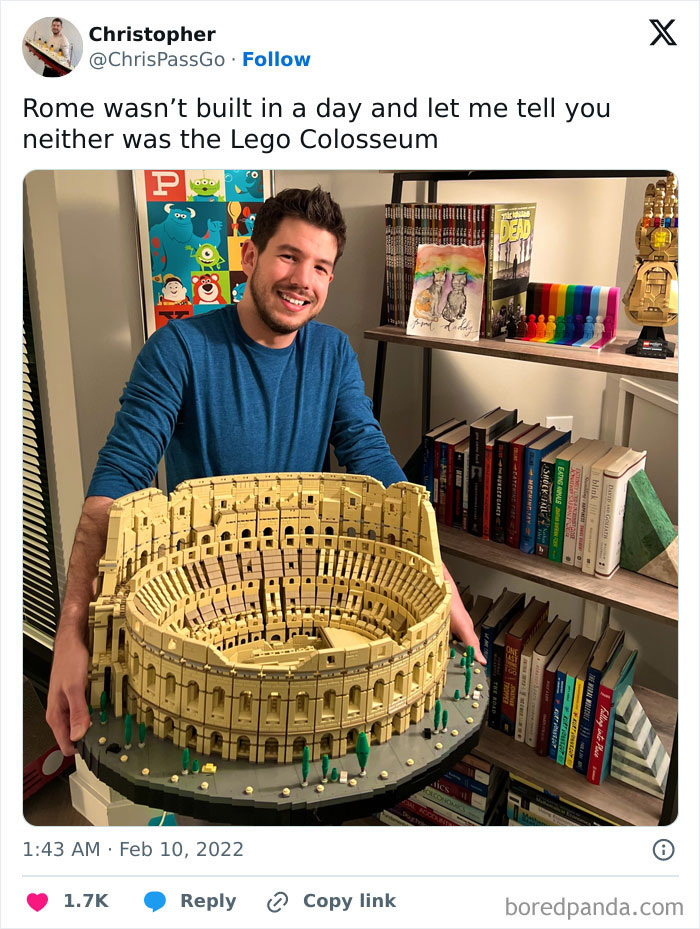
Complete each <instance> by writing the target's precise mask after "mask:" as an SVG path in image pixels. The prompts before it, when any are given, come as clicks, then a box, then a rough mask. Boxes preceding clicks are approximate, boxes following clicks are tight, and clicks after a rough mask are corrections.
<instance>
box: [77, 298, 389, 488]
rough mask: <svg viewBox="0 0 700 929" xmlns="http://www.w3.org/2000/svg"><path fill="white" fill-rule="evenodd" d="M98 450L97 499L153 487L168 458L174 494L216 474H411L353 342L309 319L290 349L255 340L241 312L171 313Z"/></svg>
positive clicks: (385, 479)
mask: <svg viewBox="0 0 700 929" xmlns="http://www.w3.org/2000/svg"><path fill="white" fill-rule="evenodd" d="M120 402H121V409H120V410H119V412H118V413H117V415H116V417H115V421H114V426H113V428H112V430H111V432H110V433H109V436H108V437H107V441H106V443H105V445H104V447H103V449H102V451H101V452H100V454H99V458H98V462H97V467H96V468H95V471H94V473H93V476H92V480H91V482H90V486H89V488H88V496H92V495H100V496H106V497H120V496H123V495H124V494H127V493H130V492H131V491H133V490H140V489H141V488H143V487H147V486H148V485H149V484H150V483H151V481H152V480H153V477H154V475H155V473H156V470H157V467H158V463H159V461H160V459H161V458H162V456H163V454H165V463H166V471H167V477H168V492H170V491H171V490H172V489H173V487H175V486H176V485H177V484H179V483H180V481H184V480H187V479H189V478H197V477H209V476H213V475H217V474H250V473H256V472H278V471H320V470H321V469H322V466H323V460H324V456H325V452H326V448H327V445H328V442H329V441H330V443H331V444H332V445H333V447H334V450H335V453H336V457H337V458H338V461H339V463H340V464H341V465H344V466H345V467H347V469H348V471H349V472H351V473H353V474H369V475H371V476H372V477H375V478H377V479H378V480H380V481H381V482H382V483H383V484H385V485H387V486H388V485H389V484H391V483H393V482H395V481H403V480H405V479H406V478H405V476H404V474H403V471H402V470H401V468H400V467H399V466H398V464H397V462H396V459H395V458H394V457H393V455H392V454H391V452H390V451H389V447H388V445H387V443H386V439H385V438H384V435H383V434H382V431H381V429H380V427H379V424H378V423H377V421H376V420H375V418H374V416H373V415H372V405H371V403H370V401H369V399H368V398H367V397H366V396H365V391H364V384H363V383H362V377H361V375H360V368H359V365H358V362H357V356H356V355H355V353H354V351H353V349H352V347H351V346H350V343H349V342H348V339H347V337H346V336H345V335H344V334H343V333H341V332H340V331H338V330H337V329H334V328H333V327H331V326H326V325H324V324H322V323H318V322H315V321H312V322H310V323H308V324H307V325H306V326H304V327H303V328H302V329H301V330H300V331H299V332H298V333H297V335H296V338H295V339H294V341H293V342H292V344H291V345H290V346H288V347H287V348H281V349H274V348H266V347H265V346H264V345H258V344H257V343H256V342H254V341H253V340H252V339H251V338H250V337H249V336H248V335H246V333H245V332H244V330H243V328H242V326H241V324H240V321H239V319H238V312H237V310H236V309H235V307H230V306H226V307H222V308H221V309H219V310H214V311H212V312H210V313H205V314H202V315H199V316H195V317H193V318H192V319H187V320H173V321H171V322H169V323H168V324H167V326H164V327H163V328H162V329H159V330H158V331H157V332H156V333H154V335H152V336H151V338H150V339H148V341H147V342H146V344H145V345H144V347H143V349H142V350H141V352H140V353H139V355H138V358H137V359H136V362H135V364H134V369H133V371H132V373H131V378H130V379H129V382H128V383H127V385H126V387H125V389H124V393H123V394H122V397H121V401H120Z"/></svg>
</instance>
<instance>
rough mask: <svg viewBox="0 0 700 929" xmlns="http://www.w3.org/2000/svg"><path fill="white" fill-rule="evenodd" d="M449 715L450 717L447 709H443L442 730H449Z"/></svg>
mask: <svg viewBox="0 0 700 929" xmlns="http://www.w3.org/2000/svg"><path fill="white" fill-rule="evenodd" d="M447 717H448V712H447V710H443V711H442V731H443V732H447Z"/></svg>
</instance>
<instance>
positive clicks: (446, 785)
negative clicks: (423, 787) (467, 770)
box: [430, 778, 484, 809]
mask: <svg viewBox="0 0 700 929" xmlns="http://www.w3.org/2000/svg"><path fill="white" fill-rule="evenodd" d="M430 786H431V787H432V788H433V790H437V791H439V792H440V793H441V794H448V795H449V796H450V797H455V798H456V799H457V800H461V801H462V802H463V803H467V804H468V805H469V806H472V805H473V801H474V797H476V798H477V803H479V802H480V801H481V802H483V800H484V796H483V794H475V793H474V792H473V791H471V790H467V788H466V787H462V785H461V784H455V783H454V781H446V780H444V779H443V778H440V780H439V781H435V783H434V784H431V785H430ZM477 809H481V807H477Z"/></svg>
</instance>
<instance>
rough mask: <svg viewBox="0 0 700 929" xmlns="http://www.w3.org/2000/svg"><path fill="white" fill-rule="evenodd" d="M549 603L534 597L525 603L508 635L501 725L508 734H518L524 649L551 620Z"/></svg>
mask: <svg viewBox="0 0 700 929" xmlns="http://www.w3.org/2000/svg"><path fill="white" fill-rule="evenodd" d="M548 611H549V603H543V602H542V601H540V600H535V598H534V597H533V598H532V600H530V602H529V603H528V605H527V606H526V607H525V609H524V610H523V612H522V613H521V614H520V616H519V617H518V619H517V620H516V621H515V623H514V624H513V625H512V626H511V628H510V629H509V630H508V632H507V633H506V636H505V650H504V658H503V684H502V687H501V715H500V728H501V730H502V731H503V732H505V733H506V735H515V717H516V714H517V706H518V684H519V681H520V661H521V656H522V651H523V648H524V647H525V645H527V643H528V641H529V640H530V638H531V636H533V635H534V634H535V632H536V631H537V630H538V629H540V628H541V627H542V624H543V623H546V621H547V614H548Z"/></svg>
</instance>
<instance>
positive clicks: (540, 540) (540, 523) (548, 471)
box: [535, 443, 570, 558]
mask: <svg viewBox="0 0 700 929" xmlns="http://www.w3.org/2000/svg"><path fill="white" fill-rule="evenodd" d="M569 444H570V443H569ZM566 448H568V445H567V444H565V445H561V446H560V448H559V449H555V450H554V451H553V452H550V453H549V455H545V456H544V458H543V459H542V463H541V464H540V492H539V497H538V499H537V529H536V533H535V554H536V555H541V556H542V557H544V558H548V557H549V534H550V529H551V524H552V489H553V487H554V466H555V464H556V462H557V455H558V454H559V452H560V451H564V449H566Z"/></svg>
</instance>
